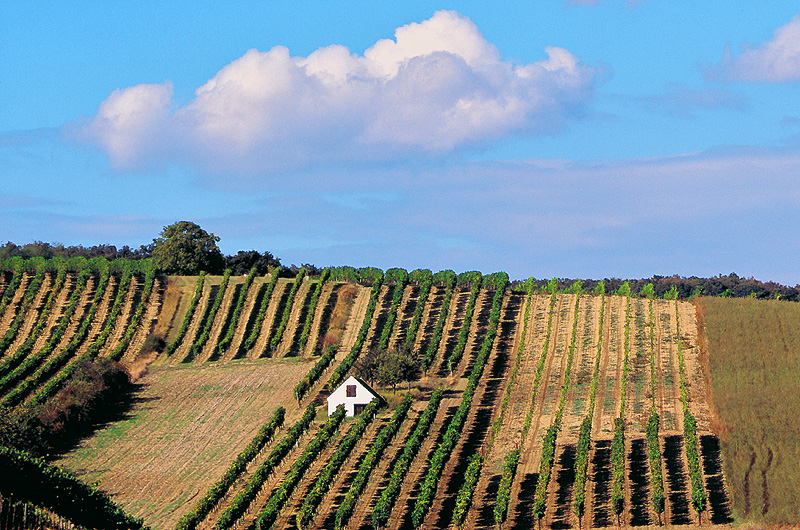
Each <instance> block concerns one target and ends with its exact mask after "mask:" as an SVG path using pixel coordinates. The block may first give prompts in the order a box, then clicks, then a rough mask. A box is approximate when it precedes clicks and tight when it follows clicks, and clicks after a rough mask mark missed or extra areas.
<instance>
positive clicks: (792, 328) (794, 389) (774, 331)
mask: <svg viewBox="0 0 800 530" xmlns="http://www.w3.org/2000/svg"><path fill="white" fill-rule="evenodd" d="M698 316H699V317H700V319H701V332H702V334H703V335H702V337H703V342H704V346H705V348H706V350H707V353H708V357H707V360H708V369H709V372H710V376H711V382H712V385H711V386H712V391H713V403H714V407H715V409H716V413H717V417H718V421H719V422H720V424H721V425H720V426H719V427H720V429H719V432H721V433H722V453H723V459H724V466H725V475H726V477H727V480H728V485H729V488H730V490H731V497H732V500H733V512H734V517H735V518H736V520H737V521H740V522H741V521H754V522H763V523H768V524H788V523H794V522H797V521H800V503H798V491H797V488H798V484H800V466H798V463H799V462H800V419H798V412H800V304H796V303H791V302H780V301H759V300H752V299H729V298H701V299H700V300H699V301H698Z"/></svg>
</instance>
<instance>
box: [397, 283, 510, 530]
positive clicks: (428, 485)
mask: <svg viewBox="0 0 800 530" xmlns="http://www.w3.org/2000/svg"><path fill="white" fill-rule="evenodd" d="M503 291H504V289H499V290H498V291H496V292H495V300H497V299H498V298H499V299H500V300H502V298H503V294H504V292H503ZM499 320H500V310H499V307H498V308H497V310H495V307H494V306H493V307H492V314H491V315H490V316H489V325H488V329H487V332H486V335H485V337H484V339H483V343H482V344H481V347H480V350H479V351H478V355H477V356H476V358H475V364H474V365H473V367H472V371H471V372H470V375H469V379H468V380H467V386H466V388H465V389H464V393H463V394H462V397H461V404H460V405H459V407H458V410H457V411H456V413H455V415H454V416H453V418H452V420H451V421H450V424H449V425H448V427H447V431H445V433H444V436H443V437H442V442H441V443H440V444H439V445H438V446H437V447H436V451H435V452H434V453H433V456H432V457H431V460H430V463H429V467H428V471H427V472H426V473H425V477H424V478H423V480H422V486H421V488H420V493H419V496H418V497H417V499H416V501H415V502H414V507H413V509H412V513H411V521H412V524H413V525H414V528H419V527H420V526H421V525H422V523H423V521H424V520H425V516H426V515H427V513H428V510H429V509H430V507H431V504H432V503H433V498H434V497H435V495H436V490H437V489H438V486H439V479H440V477H441V474H442V471H443V470H444V466H445V465H446V464H447V460H448V459H449V458H450V456H451V454H452V452H453V449H454V448H455V446H456V444H457V443H458V439H459V438H460V436H461V431H462V430H463V429H464V424H465V423H466V420H467V415H468V414H469V411H470V407H471V406H472V399H473V397H474V396H475V390H476V388H477V386H478V382H479V381H480V378H481V375H482V374H483V369H484V368H485V367H486V363H487V361H488V359H489V354H490V353H491V350H492V346H493V345H494V339H495V337H496V336H497V328H498V326H499Z"/></svg>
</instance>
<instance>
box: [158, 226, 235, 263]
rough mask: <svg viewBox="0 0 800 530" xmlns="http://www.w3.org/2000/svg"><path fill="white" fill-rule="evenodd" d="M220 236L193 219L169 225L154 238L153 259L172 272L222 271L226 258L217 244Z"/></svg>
mask: <svg viewBox="0 0 800 530" xmlns="http://www.w3.org/2000/svg"><path fill="white" fill-rule="evenodd" d="M218 241H219V237H218V236H215V235H214V234H210V233H208V232H206V231H205V230H203V229H202V228H200V226H199V225H197V224H195V223H192V222H190V221H179V222H177V223H173V224H171V225H169V226H165V227H164V230H162V231H161V237H159V238H158V239H154V240H153V259H154V260H155V265H156V267H157V268H158V269H160V270H162V271H164V272H166V273H168V274H199V273H200V272H201V271H206V272H209V273H211V274H220V273H221V272H222V269H223V268H224V264H225V261H224V259H223V257H222V253H221V252H220V250H219V248H218V247H217V242H218Z"/></svg>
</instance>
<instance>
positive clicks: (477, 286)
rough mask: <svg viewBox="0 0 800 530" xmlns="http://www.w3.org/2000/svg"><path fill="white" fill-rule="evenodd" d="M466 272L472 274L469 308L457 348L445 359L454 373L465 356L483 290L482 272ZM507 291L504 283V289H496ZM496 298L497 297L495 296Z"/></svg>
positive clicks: (500, 291)
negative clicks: (470, 329)
mask: <svg viewBox="0 0 800 530" xmlns="http://www.w3.org/2000/svg"><path fill="white" fill-rule="evenodd" d="M464 274H471V276H469V277H470V278H471V279H470V284H471V285H472V288H471V289H470V293H469V301H468V302H467V309H466V311H465V312H464V320H463V321H462V322H461V329H460V330H459V331H458V342H456V346H455V348H453V350H452V351H451V352H450V356H449V357H447V358H446V359H445V361H446V362H447V366H448V368H449V369H450V372H451V373H452V371H453V368H455V367H456V366H457V365H458V363H459V362H460V361H461V358H462V357H463V356H464V350H466V348H467V339H468V338H469V328H470V325H471V324H472V316H473V315H474V313H475V304H476V302H477V301H478V295H479V294H480V291H481V279H480V276H478V275H480V273H479V272H477V273H464ZM498 292H499V293H501V298H502V294H504V293H505V285H503V287H502V289H499V290H497V291H495V293H498ZM495 299H497V297H496V296H495Z"/></svg>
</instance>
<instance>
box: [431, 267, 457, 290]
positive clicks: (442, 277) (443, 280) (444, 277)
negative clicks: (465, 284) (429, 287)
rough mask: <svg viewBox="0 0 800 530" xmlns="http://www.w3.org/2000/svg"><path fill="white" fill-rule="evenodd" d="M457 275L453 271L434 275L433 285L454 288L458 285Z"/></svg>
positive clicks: (444, 271)
mask: <svg viewBox="0 0 800 530" xmlns="http://www.w3.org/2000/svg"><path fill="white" fill-rule="evenodd" d="M456 278H457V276H456V273H455V272H453V271H451V270H449V269H448V270H443V271H439V272H436V273H434V275H433V283H435V284H436V285H439V286H441V287H452V286H454V285H455V283H456Z"/></svg>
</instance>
